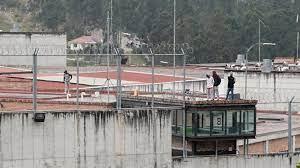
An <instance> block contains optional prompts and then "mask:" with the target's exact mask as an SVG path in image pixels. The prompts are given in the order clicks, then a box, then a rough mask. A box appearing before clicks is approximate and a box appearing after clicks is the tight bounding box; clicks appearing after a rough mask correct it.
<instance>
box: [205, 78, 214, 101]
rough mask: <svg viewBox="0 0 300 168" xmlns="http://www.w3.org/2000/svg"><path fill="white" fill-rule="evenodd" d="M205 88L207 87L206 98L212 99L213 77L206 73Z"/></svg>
mask: <svg viewBox="0 0 300 168" xmlns="http://www.w3.org/2000/svg"><path fill="white" fill-rule="evenodd" d="M206 77H207V79H206V88H207V100H212V99H213V98H214V91H213V88H214V78H213V77H212V76H210V75H208V74H206Z"/></svg>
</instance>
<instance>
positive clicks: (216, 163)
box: [173, 154, 300, 168]
mask: <svg viewBox="0 0 300 168" xmlns="http://www.w3.org/2000/svg"><path fill="white" fill-rule="evenodd" d="M298 161H300V155H299V154H297V155H295V156H293V158H292V168H295V167H296V163H297V162H298ZM199 167H201V168H202V167H203V168H288V167H290V164H289V157H288V156H287V155H284V154H283V155H276V156H250V157H248V158H244V157H243V156H240V157H237V156H231V157H230V156H229V157H217V158H216V157H194V158H187V159H185V160H184V161H183V160H178V159H177V160H174V162H173V168H199Z"/></svg>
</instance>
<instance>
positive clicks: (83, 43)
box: [68, 31, 103, 51]
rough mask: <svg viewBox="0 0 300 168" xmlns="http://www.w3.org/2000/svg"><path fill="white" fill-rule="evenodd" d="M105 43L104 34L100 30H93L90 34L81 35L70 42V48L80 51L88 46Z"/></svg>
mask: <svg viewBox="0 0 300 168" xmlns="http://www.w3.org/2000/svg"><path fill="white" fill-rule="evenodd" d="M102 43H103V34H102V31H100V32H93V33H91V35H88V36H80V37H78V38H75V39H73V40H71V41H69V42H68V46H69V48H70V50H73V51H78V50H84V49H85V48H87V47H91V46H94V45H96V44H102Z"/></svg>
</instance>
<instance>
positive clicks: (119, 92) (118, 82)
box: [115, 48, 122, 112]
mask: <svg viewBox="0 0 300 168" xmlns="http://www.w3.org/2000/svg"><path fill="white" fill-rule="evenodd" d="M115 52H116V54H117V71H118V75H117V110H118V112H120V110H121V108H122V104H121V103H122V102H121V93H122V81H121V54H120V52H119V50H118V49H117V48H115Z"/></svg>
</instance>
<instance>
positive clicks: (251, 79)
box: [224, 72, 300, 111]
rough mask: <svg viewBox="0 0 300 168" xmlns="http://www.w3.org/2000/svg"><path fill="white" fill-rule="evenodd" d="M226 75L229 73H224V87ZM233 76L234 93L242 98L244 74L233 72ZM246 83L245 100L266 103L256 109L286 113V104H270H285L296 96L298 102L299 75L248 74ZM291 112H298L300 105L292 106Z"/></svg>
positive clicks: (275, 73) (299, 89)
mask: <svg viewBox="0 0 300 168" xmlns="http://www.w3.org/2000/svg"><path fill="white" fill-rule="evenodd" d="M228 75H229V72H225V80H224V87H227V77H228ZM233 76H234V77H235V78H236V83H235V92H236V93H240V94H241V98H244V95H245V94H244V91H245V72H234V73H233ZM247 81H248V82H247V98H249V99H257V100H259V103H267V104H258V105H257V108H258V109H264V110H281V111H287V110H288V105H287V103H285V104H283V103H271V102H287V101H288V100H289V99H291V98H292V97H293V96H296V99H295V101H298V102H299V100H300V97H299V96H297V95H299V94H300V87H299V86H300V73H286V72H284V73H278V72H272V73H261V72H248V79H247ZM293 110H295V111H300V104H293Z"/></svg>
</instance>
